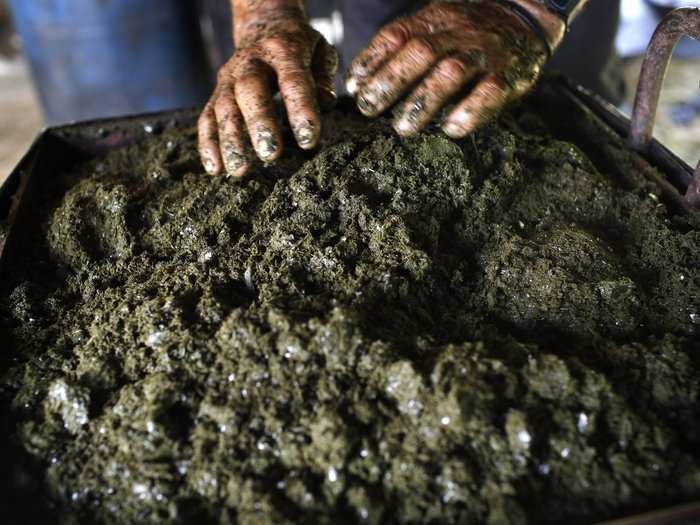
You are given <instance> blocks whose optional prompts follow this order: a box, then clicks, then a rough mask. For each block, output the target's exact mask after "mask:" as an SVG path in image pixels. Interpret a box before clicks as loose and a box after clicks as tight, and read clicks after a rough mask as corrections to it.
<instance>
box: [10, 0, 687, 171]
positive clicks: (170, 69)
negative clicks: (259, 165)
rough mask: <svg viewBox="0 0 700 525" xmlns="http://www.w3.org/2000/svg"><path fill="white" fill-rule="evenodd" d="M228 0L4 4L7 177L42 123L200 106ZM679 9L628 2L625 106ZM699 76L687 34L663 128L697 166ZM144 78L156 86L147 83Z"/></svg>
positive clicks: (221, 53) (666, 2)
mask: <svg viewBox="0 0 700 525" xmlns="http://www.w3.org/2000/svg"><path fill="white" fill-rule="evenodd" d="M591 1H592V2H597V3H603V2H607V0H591ZM308 3H309V4H310V6H311V8H312V9H313V10H314V12H315V13H316V18H315V19H314V20H313V23H314V25H315V27H317V29H319V30H320V31H321V32H323V33H324V34H325V35H326V37H327V38H328V39H329V40H331V41H334V42H336V43H337V42H339V41H341V40H342V38H343V25H342V17H341V15H340V12H341V10H340V9H339V8H338V5H339V0H309V1H308ZM227 4H228V0H118V1H104V0H99V1H98V0H29V1H27V0H0V181H1V180H3V179H4V177H5V176H6V175H7V174H8V173H9V171H10V170H11V169H12V167H13V166H14V164H15V163H16V162H17V160H18V159H19V158H20V156H21V155H22V154H23V153H24V151H25V150H26V149H27V147H28V144H29V143H30V142H31V140H32V139H33V138H34V137H35V136H36V134H37V133H38V131H39V130H40V129H41V127H42V126H43V125H44V123H46V122H48V123H58V122H64V121H67V120H73V119H82V118H89V117H94V116H107V115H116V114H124V113H136V112H144V111H154V110H159V109H168V108H172V107H181V106H194V105H199V104H202V103H203V102H204V101H205V100H206V98H207V96H208V93H209V90H210V89H211V86H212V83H213V79H214V73H215V71H216V69H217V68H218V66H219V65H220V64H222V63H223V62H224V61H225V60H226V59H227V57H228V56H230V53H231V51H232V48H233V46H232V42H231V23H230V11H229V8H228V5H227ZM81 5H82V6H83V7H82V9H79V8H78V7H79V6H81ZM682 5H685V6H700V0H687V1H683V0H623V4H622V18H621V19H622V21H621V26H620V30H619V32H618V37H617V49H618V51H619V52H620V53H621V55H622V56H623V57H624V62H623V64H622V66H621V67H622V68H623V70H624V75H625V83H626V88H627V90H626V91H627V97H626V99H625V101H624V102H623V103H622V104H621V108H622V109H623V110H626V111H627V112H629V108H630V107H631V103H632V99H633V93H634V88H635V85H636V81H637V77H638V75H639V69H640V66H641V57H640V55H641V54H642V53H643V51H644V49H645V48H646V44H647V42H648V40H649V37H650V36H651V33H652V32H653V29H654V28H655V26H656V24H657V23H658V21H659V20H660V18H661V16H662V15H663V14H664V13H665V12H666V11H667V10H668V9H670V8H672V7H676V6H682ZM11 6H12V7H14V21H15V24H14V25H15V26H16V27H13V17H12V16H11V12H10V7H11ZM596 7H600V6H596ZM16 28H19V29H20V31H19V32H20V33H21V34H22V35H23V36H24V39H25V41H24V42H21V39H20V38H19V37H18V35H17V33H16V31H15V29H16ZM28 63H31V64H32V65H33V66H34V68H33V70H32V69H31V68H30V67H28ZM85 63H90V64H92V67H89V68H85V67H84V66H83V64H85ZM32 79H34V81H35V82H33V81H32ZM699 81H700V44H698V43H696V42H694V41H688V42H683V43H682V44H681V45H680V46H679V48H678V51H677V58H676V59H675V60H674V62H673V63H672V65H671V69H670V71H669V77H668V80H667V83H666V88H665V91H664V93H663V97H662V102H661V108H660V111H659V122H658V125H657V129H656V135H657V136H658V137H659V138H660V139H661V140H662V142H664V143H665V144H667V145H668V146H669V147H670V148H671V149H673V150H674V151H676V152H677V153H678V154H679V155H680V156H681V157H683V158H685V159H686V160H687V161H688V162H689V163H691V164H692V165H695V163H696V162H697V160H698V158H699V157H700V96H699V95H700V90H699V89H698V87H699ZM144 82H145V85H149V86H150V88H149V89H147V90H145V89H143V88H142V87H141V86H143V85H144Z"/></svg>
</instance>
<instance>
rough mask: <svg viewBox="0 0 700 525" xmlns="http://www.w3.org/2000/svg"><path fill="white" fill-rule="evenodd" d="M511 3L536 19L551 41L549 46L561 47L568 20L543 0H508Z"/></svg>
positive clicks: (551, 47)
mask: <svg viewBox="0 0 700 525" xmlns="http://www.w3.org/2000/svg"><path fill="white" fill-rule="evenodd" d="M508 1H509V2H511V3H514V4H518V5H519V6H520V7H521V8H523V9H525V10H526V11H527V12H528V13H530V14H531V15H532V17H533V18H534V19H536V20H537V21H538V22H539V24H540V26H541V27H542V31H543V32H544V36H545V37H546V38H547V41H548V42H549V48H550V49H552V50H554V49H556V48H557V47H559V44H561V41H562V40H563V39H564V35H565V34H566V21H565V20H564V19H563V18H562V17H560V16H559V15H557V14H556V13H553V12H551V11H550V10H549V9H547V7H546V5H545V2H543V1H542V0H508Z"/></svg>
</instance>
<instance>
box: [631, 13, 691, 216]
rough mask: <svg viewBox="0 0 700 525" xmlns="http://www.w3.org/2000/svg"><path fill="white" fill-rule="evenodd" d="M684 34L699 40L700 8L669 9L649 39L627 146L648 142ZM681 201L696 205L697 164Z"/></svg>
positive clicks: (644, 145) (642, 146)
mask: <svg viewBox="0 0 700 525" xmlns="http://www.w3.org/2000/svg"><path fill="white" fill-rule="evenodd" d="M684 36H690V37H692V38H694V39H696V40H699V41H700V8H697V7H683V8H680V9H676V10H674V11H671V13H669V14H668V15H667V16H666V17H665V18H664V19H663V20H662V21H661V23H660V24H659V27H657V28H656V31H655V32H654V36H652V38H651V42H650V43H649V48H648V49H647V53H646V56H645V57H644V62H643V64H642V72H641V75H640V77H639V84H638V86H637V94H636V97H635V100H634V110H633V112H632V123H631V125H630V134H629V137H628V143H629V145H630V147H631V148H633V149H635V150H637V151H640V152H644V151H646V149H647V147H648V145H649V142H650V141H651V138H652V132H653V130H654V123H655V121H656V111H657V109H658V106H659V96H660V95H661V88H662V87H663V83H664V79H665V78H666V71H667V70H668V65H669V63H670V62H671V57H672V56H673V50H674V49H675V47H676V44H678V42H679V40H680V39H681V38H682V37H684ZM685 201H686V202H687V203H688V204H690V205H691V206H698V205H700V164H699V165H698V168H697V169H696V170H695V176H694V179H693V181H692V182H691V184H690V186H689V187H688V191H687V193H686V194H685Z"/></svg>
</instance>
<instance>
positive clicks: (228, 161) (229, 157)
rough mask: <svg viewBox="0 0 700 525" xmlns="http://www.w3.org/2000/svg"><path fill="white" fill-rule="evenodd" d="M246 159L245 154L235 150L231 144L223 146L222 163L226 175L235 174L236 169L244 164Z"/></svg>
mask: <svg viewBox="0 0 700 525" xmlns="http://www.w3.org/2000/svg"><path fill="white" fill-rule="evenodd" d="M247 160H248V159H247V157H246V155H245V154H243V153H241V152H239V151H237V150H236V149H234V148H233V147H232V146H226V147H225V148H224V165H225V167H226V174H227V175H229V176H231V177H233V176H236V173H237V172H238V170H240V169H241V167H243V166H244V165H245V164H246V162H247Z"/></svg>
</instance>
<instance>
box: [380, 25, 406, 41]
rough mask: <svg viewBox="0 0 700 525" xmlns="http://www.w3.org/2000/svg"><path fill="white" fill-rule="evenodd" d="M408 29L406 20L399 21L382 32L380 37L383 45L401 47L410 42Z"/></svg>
mask: <svg viewBox="0 0 700 525" xmlns="http://www.w3.org/2000/svg"><path fill="white" fill-rule="evenodd" d="M408 34H409V31H408V27H407V22H406V21H405V20H397V21H396V22H394V23H393V24H391V25H389V26H387V27H385V28H384V29H383V30H381V31H380V33H379V37H380V38H381V40H382V41H383V43H386V44H390V45H401V44H403V43H405V42H406V41H407V40H408Z"/></svg>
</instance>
